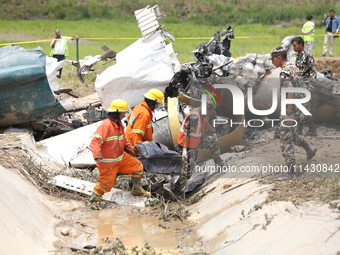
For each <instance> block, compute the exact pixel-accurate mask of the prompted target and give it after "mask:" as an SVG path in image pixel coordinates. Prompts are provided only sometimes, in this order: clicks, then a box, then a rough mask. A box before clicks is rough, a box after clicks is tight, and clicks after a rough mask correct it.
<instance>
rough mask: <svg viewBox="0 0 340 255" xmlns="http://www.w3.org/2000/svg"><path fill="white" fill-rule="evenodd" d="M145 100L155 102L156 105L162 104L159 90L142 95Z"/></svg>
mask: <svg viewBox="0 0 340 255" xmlns="http://www.w3.org/2000/svg"><path fill="white" fill-rule="evenodd" d="M143 96H145V98H147V99H150V100H153V101H156V102H157V103H160V102H162V100H163V97H164V94H163V92H162V91H160V90H159V89H150V90H149V91H148V93H144V94H143Z"/></svg>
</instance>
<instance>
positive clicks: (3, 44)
mask: <svg viewBox="0 0 340 255" xmlns="http://www.w3.org/2000/svg"><path fill="white" fill-rule="evenodd" d="M337 35H338V34H321V35H309V36H314V37H319V36H337ZM296 36H300V37H303V36H305V35H296ZM271 37H282V38H284V37H285V36H281V35H274V36H273V35H272V36H270V35H264V36H236V37H235V39H254V38H271ZM210 38H211V37H178V38H176V40H208V39H210ZM138 39H139V38H133V37H126V38H79V40H94V41H95V40H138ZM54 40H62V39H46V40H37V41H27V42H11V43H2V44H0V46H5V45H11V44H29V43H39V42H50V41H54Z"/></svg>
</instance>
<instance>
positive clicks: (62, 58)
mask: <svg viewBox="0 0 340 255" xmlns="http://www.w3.org/2000/svg"><path fill="white" fill-rule="evenodd" d="M53 57H54V58H56V59H58V62H59V61H62V60H64V59H65V55H53ZM62 71H63V69H62V68H60V69H59V70H58V74H57V77H58V78H60V77H61V72H62Z"/></svg>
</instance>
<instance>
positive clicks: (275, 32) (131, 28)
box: [0, 19, 340, 62]
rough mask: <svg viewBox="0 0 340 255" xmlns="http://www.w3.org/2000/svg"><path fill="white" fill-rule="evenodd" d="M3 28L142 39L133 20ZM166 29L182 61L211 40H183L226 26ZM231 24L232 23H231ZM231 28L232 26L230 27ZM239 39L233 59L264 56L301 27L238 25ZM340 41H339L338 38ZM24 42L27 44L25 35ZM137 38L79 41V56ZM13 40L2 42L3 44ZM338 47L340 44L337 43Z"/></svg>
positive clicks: (4, 29)
mask: <svg viewBox="0 0 340 255" xmlns="http://www.w3.org/2000/svg"><path fill="white" fill-rule="evenodd" d="M1 23H2V26H0V34H6V33H10V34H23V35H27V36H29V38H30V40H34V38H36V39H37V40H39V39H52V38H53V37H54V30H55V29H56V28H59V29H60V30H61V32H62V34H63V35H66V36H71V35H74V34H77V35H79V36H80V38H139V37H140V36H141V33H140V31H139V29H138V26H137V22H136V21H135V20H133V19H131V20H128V21H126V22H123V23H121V22H118V21H114V20H90V21H87V20H82V21H64V20H60V21H48V20H32V21H2V22H1ZM163 25H164V28H165V29H166V30H168V31H170V32H171V33H172V34H173V35H174V36H175V37H176V38H178V39H177V40H176V42H175V43H173V47H174V50H175V52H176V53H178V59H179V61H180V62H186V61H192V60H193V58H192V53H191V51H192V50H194V49H195V48H196V47H197V46H198V44H199V43H200V42H202V41H204V42H206V41H208V39H189V40H183V39H180V38H185V37H209V38H210V37H211V36H212V35H213V34H214V33H215V32H216V31H217V30H220V31H221V30H223V29H225V28H227V26H226V27H221V26H219V27H217V26H206V25H201V26H198V25H195V24H193V23H190V22H183V23H180V24H173V23H169V24H167V23H166V22H163ZM228 25H229V24H228ZM231 25H232V24H231ZM234 29H235V36H236V39H235V40H234V41H233V42H232V44H231V52H232V55H233V57H239V56H243V55H245V54H246V53H250V52H254V53H260V54H265V53H269V52H270V51H271V50H272V49H273V48H274V47H276V46H279V45H281V40H282V39H283V38H284V37H285V36H288V35H299V34H301V28H300V27H284V28H283V27H271V26H267V25H258V24H253V25H239V26H235V27H234ZM323 32H324V27H320V26H319V27H317V28H316V34H317V35H318V34H322V33H323ZM242 36H255V37H258V36H271V37H270V38H252V39H243V38H239V39H238V38H237V37H242ZM323 40H324V37H316V39H315V44H316V46H317V47H316V49H314V50H313V54H314V55H315V56H319V55H321V52H322V45H323ZM338 40H340V39H338ZM22 41H27V39H26V37H25V36H23V38H22ZM134 41H135V39H130V40H84V39H81V40H80V42H79V57H80V58H84V56H86V55H98V54H102V51H101V50H100V49H99V48H100V47H101V46H102V45H104V44H106V45H108V46H109V47H110V48H111V49H112V50H115V51H117V52H119V51H121V50H123V49H124V48H126V47H127V46H129V45H130V44H132V43H133V42H134ZM6 42H13V41H9V40H7V41H3V40H2V41H0V43H6ZM20 46H22V47H24V48H35V47H38V46H40V47H42V49H43V52H45V53H46V54H47V55H49V53H50V51H51V49H50V46H49V43H31V44H20ZM336 46H337V41H336ZM336 46H335V52H334V55H335V56H339V55H340V47H336ZM69 48H70V56H69V57H68V59H76V44H75V42H72V43H70V44H69Z"/></svg>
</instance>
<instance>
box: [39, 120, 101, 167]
mask: <svg viewBox="0 0 340 255" xmlns="http://www.w3.org/2000/svg"><path fill="white" fill-rule="evenodd" d="M101 124H102V121H99V122H96V123H93V124H91V125H88V126H85V127H81V128H78V129H75V130H72V131H70V132H68V133H65V134H62V135H58V136H55V137H51V138H48V139H45V140H42V141H40V142H38V143H37V150H38V152H39V154H40V155H41V156H42V157H43V158H45V159H47V160H52V161H56V162H58V163H59V164H63V165H65V166H69V162H70V161H71V160H72V159H74V158H75V157H76V156H77V155H78V154H79V153H80V152H81V151H83V150H85V149H86V148H88V147H89V145H90V143H91V139H92V137H93V135H94V133H95V132H96V130H97V128H98V127H99V126H100V125H101Z"/></svg>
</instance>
